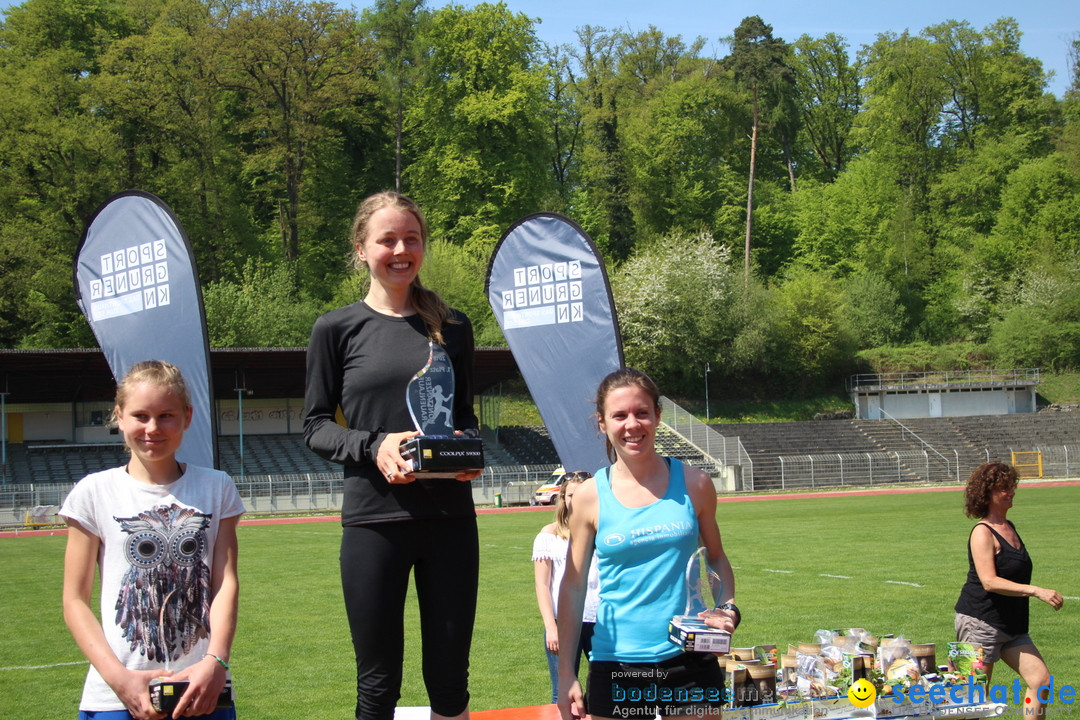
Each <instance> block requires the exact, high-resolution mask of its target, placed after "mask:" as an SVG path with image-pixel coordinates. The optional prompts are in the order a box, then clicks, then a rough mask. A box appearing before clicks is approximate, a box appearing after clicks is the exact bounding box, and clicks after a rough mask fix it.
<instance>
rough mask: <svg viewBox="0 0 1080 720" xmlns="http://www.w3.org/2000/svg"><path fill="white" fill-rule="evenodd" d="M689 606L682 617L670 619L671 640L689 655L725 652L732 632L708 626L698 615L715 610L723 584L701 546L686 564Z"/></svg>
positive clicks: (728, 646)
mask: <svg viewBox="0 0 1080 720" xmlns="http://www.w3.org/2000/svg"><path fill="white" fill-rule="evenodd" d="M684 582H685V587H686V607H685V608H684V610H683V614H682V615H676V616H675V617H673V618H671V622H670V623H669V624H668V640H670V641H671V642H673V643H675V644H676V645H678V646H679V647H681V648H682V649H683V650H686V651H687V652H703V653H726V652H727V651H728V650H729V649H730V647H731V633H729V632H727V631H725V630H718V629H717V628H712V627H709V626H708V625H706V624H705V621H704V620H702V619H701V618H699V617H698V613H701V612H704V611H705V610H708V609H711V608H713V607H715V601H714V598H718V597H720V594H721V592H722V591H723V582H722V581H721V580H720V576H719V575H717V574H716V572H715V571H714V570H713V569H712V568H711V567H709V563H708V561H707V560H706V550H705V548H704V547H699V548H698V549H697V550H696V551H695V552H694V554H693V555H691V556H690V559H689V560H688V561H687V562H686V574H685V576H684Z"/></svg>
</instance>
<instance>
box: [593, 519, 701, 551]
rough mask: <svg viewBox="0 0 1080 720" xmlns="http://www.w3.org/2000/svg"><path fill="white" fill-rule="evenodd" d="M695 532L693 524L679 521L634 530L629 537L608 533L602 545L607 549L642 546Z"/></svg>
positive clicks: (687, 521)
mask: <svg viewBox="0 0 1080 720" xmlns="http://www.w3.org/2000/svg"><path fill="white" fill-rule="evenodd" d="M695 532H696V531H695V529H694V523H692V522H691V521H689V520H679V521H676V522H670V523H659V524H657V525H646V526H644V527H639V528H634V529H633V530H631V531H630V534H629V535H624V534H623V533H610V534H608V535H605V536H604V539H603V543H604V545H606V546H607V547H618V546H620V545H622V544H624V543H629V544H630V545H642V544H646V543H653V542H657V541H659V540H664V539H668V538H679V537H686V536H687V535H693V534H695Z"/></svg>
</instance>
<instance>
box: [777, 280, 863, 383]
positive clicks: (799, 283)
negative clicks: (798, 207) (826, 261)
mask: <svg viewBox="0 0 1080 720" xmlns="http://www.w3.org/2000/svg"><path fill="white" fill-rule="evenodd" d="M847 311H848V306H847V304H846V302H845V297H844V292H843V289H842V288H841V286H840V285H839V283H838V282H837V281H836V280H834V279H833V278H832V277H831V276H830V275H829V274H828V273H824V272H818V271H814V270H811V269H810V268H807V267H804V266H800V265H794V266H792V267H790V268H789V269H788V270H787V272H786V273H785V275H784V277H783V279H782V280H781V281H780V282H779V283H778V284H777V286H776V288H775V289H774V292H773V294H772V302H771V304H770V312H771V320H772V322H773V324H774V325H775V336H774V342H775V346H774V347H773V348H772V351H771V353H770V366H771V367H772V368H773V369H774V372H778V373H779V375H778V377H784V378H798V379H799V384H800V385H801V386H802V387H803V388H815V389H817V388H821V387H823V386H824V385H825V384H826V383H828V382H831V381H832V380H834V379H836V377H837V376H838V375H839V374H841V372H842V371H843V370H844V368H845V366H846V363H847V362H848V359H849V358H850V357H851V356H852V352H853V350H854V347H853V345H852V341H851V337H850V336H849V335H848V333H847V328H846V327H845V323H844V320H843V319H844V317H845V315H846V313H847Z"/></svg>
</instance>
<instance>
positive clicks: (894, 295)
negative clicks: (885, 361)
mask: <svg viewBox="0 0 1080 720" xmlns="http://www.w3.org/2000/svg"><path fill="white" fill-rule="evenodd" d="M843 292H844V305H845V307H846V308H847V312H846V313H844V315H843V316H842V318H841V319H842V321H843V323H844V325H845V334H846V335H847V336H849V337H850V338H851V341H852V343H853V344H854V346H855V347H857V348H860V349H866V348H873V347H880V346H882V345H891V344H893V343H895V342H897V341H899V340H900V339H901V338H902V336H903V332H904V322H905V317H904V306H903V305H902V304H901V302H900V293H899V292H898V291H897V290H896V288H894V287H893V286H892V284H891V283H890V282H889V281H888V279H887V278H886V277H885V276H884V275H883V274H881V273H880V272H878V271H875V270H865V271H861V272H857V273H853V274H852V275H850V276H848V277H847V278H846V279H845V281H844V283H843Z"/></svg>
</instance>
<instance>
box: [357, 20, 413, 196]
mask: <svg viewBox="0 0 1080 720" xmlns="http://www.w3.org/2000/svg"><path fill="white" fill-rule="evenodd" d="M423 8H424V0H376V2H375V5H374V7H373V8H371V9H369V10H365V11H364V20H365V22H366V23H367V24H368V25H369V26H370V27H371V28H372V30H373V33H374V36H375V42H376V43H377V46H378V49H379V56H380V66H381V68H380V69H381V72H380V73H379V78H380V81H381V83H382V85H383V88H384V90H383V96H384V98H385V100H384V102H385V103H386V105H387V107H388V108H389V109H390V114H391V116H392V117H393V118H394V189H395V190H397V191H398V192H401V173H402V153H403V147H404V146H403V133H404V123H405V103H406V91H407V90H409V89H411V88H412V86H413V85H414V84H415V83H416V80H417V76H418V74H419V69H418V64H419V62H420V56H421V48H420V46H419V44H418V35H419V32H420V30H419V28H420V24H421V22H423V21H424V19H425V18H426V17H427V13H426V11H425V10H424V9H423Z"/></svg>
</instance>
